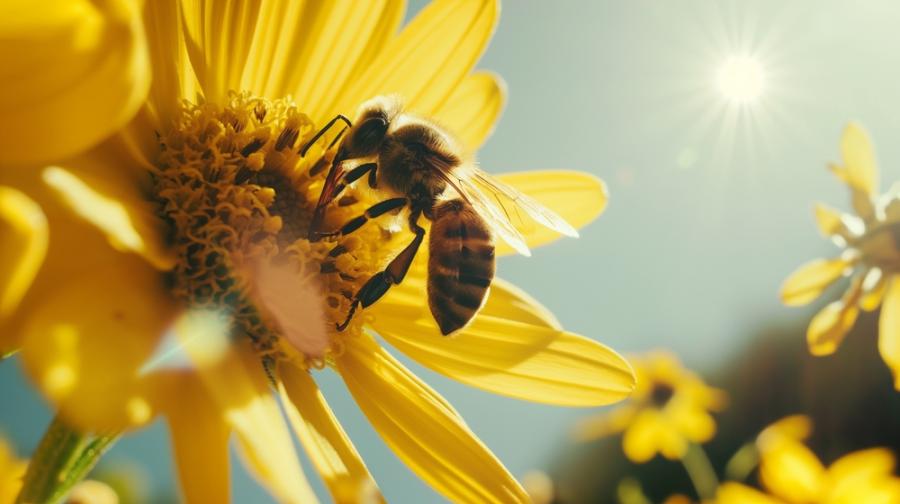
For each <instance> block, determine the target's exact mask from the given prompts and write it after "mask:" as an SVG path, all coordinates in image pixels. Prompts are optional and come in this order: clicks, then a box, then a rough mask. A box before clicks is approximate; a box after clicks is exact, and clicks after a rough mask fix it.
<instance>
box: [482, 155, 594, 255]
mask: <svg viewBox="0 0 900 504" xmlns="http://www.w3.org/2000/svg"><path fill="white" fill-rule="evenodd" d="M497 178H498V179H500V180H501V181H503V182H505V183H507V184H509V185H511V186H513V187H514V188H516V189H518V190H519V191H521V192H523V193H525V194H527V195H528V196H531V197H532V198H534V199H535V200H537V201H538V202H539V203H541V204H542V205H544V206H545V207H547V208H549V209H551V210H553V211H554V212H556V213H557V214H559V215H560V216H561V217H562V218H564V219H565V220H566V221H567V222H568V223H569V224H571V225H572V226H573V227H575V228H576V229H581V228H583V227H584V226H586V225H588V224H589V223H590V222H591V221H593V220H594V219H596V218H597V217H599V216H600V214H601V213H603V210H605V209H606V203H607V200H608V194H607V191H606V184H604V183H603V181H602V180H600V179H598V178H597V177H595V176H593V175H591V174H589V173H584V172H577V171H569V170H533V171H527V172H516V173H503V174H499V175H497ZM520 231H521V232H522V234H523V236H524V237H525V242H526V243H527V244H528V247H529V248H534V247H538V246H541V245H546V244H548V243H552V242H554V241H556V240H558V239H559V238H560V237H562V235H561V234H559V233H557V232H555V231H552V230H550V229H548V228H546V227H544V226H540V225H535V226H531V228H530V229H521V230H520ZM514 253H515V251H514V250H513V249H512V247H510V246H509V245H507V244H506V243H504V242H499V243H497V255H498V256H503V255H509V254H514Z"/></svg>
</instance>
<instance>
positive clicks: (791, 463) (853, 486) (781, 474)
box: [716, 437, 900, 504]
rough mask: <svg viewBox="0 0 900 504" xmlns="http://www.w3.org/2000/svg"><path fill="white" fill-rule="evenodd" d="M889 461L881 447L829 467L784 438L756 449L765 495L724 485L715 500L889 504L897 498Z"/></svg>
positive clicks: (725, 503)
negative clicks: (758, 454) (763, 447)
mask: <svg viewBox="0 0 900 504" xmlns="http://www.w3.org/2000/svg"><path fill="white" fill-rule="evenodd" d="M894 466H895V459H894V456H893V454H892V453H891V452H890V451H889V450H887V449H884V448H873V449H868V450H861V451H857V452H853V453H850V454H848V455H844V456H843V457H841V458H839V459H838V460H836V461H835V462H834V463H833V464H831V465H830V466H829V467H827V468H826V467H825V466H823V465H822V462H820V461H819V459H818V457H816V455H815V454H814V453H813V452H812V451H811V450H810V449H809V448H807V447H806V446H805V445H803V444H802V443H800V442H799V441H796V440H792V439H789V438H788V437H784V438H782V439H781V442H779V443H778V444H777V445H774V446H770V447H769V448H768V449H767V450H765V451H763V452H762V462H761V464H760V467H759V474H760V482H761V483H762V486H763V488H765V489H766V491H767V492H768V493H763V492H761V491H759V490H756V489H754V488H751V487H749V486H747V485H743V484H740V483H735V482H728V483H724V484H722V485H721V486H720V487H719V490H718V492H717V495H716V503H718V504H856V503H866V504H892V503H896V502H900V478H897V477H896V476H894V474H893V471H894Z"/></svg>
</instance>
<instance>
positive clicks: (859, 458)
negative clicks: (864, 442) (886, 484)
mask: <svg viewBox="0 0 900 504" xmlns="http://www.w3.org/2000/svg"><path fill="white" fill-rule="evenodd" d="M895 463H896V459H895V458H894V454H893V453H891V451H890V450H889V449H887V448H870V449H868V450H860V451H855V452H853V453H848V454H847V455H844V456H843V457H841V458H839V459H837V460H836V461H835V462H834V463H833V464H831V466H829V467H828V477H829V478H830V479H831V481H832V484H835V485H841V484H852V483H854V480H859V481H862V482H863V483H865V482H866V480H871V479H873V478H878V477H885V476H891V475H892V474H893V471H894V465H895Z"/></svg>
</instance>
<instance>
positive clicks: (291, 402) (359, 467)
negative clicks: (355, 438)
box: [278, 365, 384, 504]
mask: <svg viewBox="0 0 900 504" xmlns="http://www.w3.org/2000/svg"><path fill="white" fill-rule="evenodd" d="M278 371H279V372H278V376H279V378H280V379H281V383H282V386H281V388H280V392H281V398H282V402H283V403H284V404H285V409H286V410H287V414H288V418H289V419H290V421H291V425H292V426H293V428H294V432H295V433H296V434H297V437H298V438H300V443H301V444H302V445H303V448H304V449H305V450H306V453H307V455H309V458H310V460H311V461H312V463H313V465H314V466H315V467H316V470H318V472H319V474H320V475H321V476H322V479H323V480H325V484H326V485H327V486H328V490H329V491H330V492H331V496H332V497H333V498H334V501H335V502H336V503H338V504H355V503H357V502H368V503H373V502H384V498H383V497H382V496H381V492H380V491H379V490H378V485H376V484H375V480H374V479H372V475H371V474H369V470H368V469H367V468H366V464H365V463H364V462H363V460H362V458H361V457H360V456H359V453H358V452H357V451H356V447H354V446H353V443H352V442H351V441H350V438H348V437H347V434H346V433H345V432H344V429H343V428H342V427H341V424H340V423H339V422H338V420H337V418H335V416H334V413H332V412H331V408H330V407H329V406H328V403H327V402H325V397H324V396H323V395H322V392H321V391H320V390H319V388H318V387H317V386H316V383H315V382H314V381H313V379H312V377H311V376H309V373H308V372H306V371H303V370H300V369H297V368H295V367H293V366H288V365H284V366H281V367H280V368H279V370H278Z"/></svg>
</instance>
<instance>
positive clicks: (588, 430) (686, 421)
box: [575, 350, 725, 463]
mask: <svg viewBox="0 0 900 504" xmlns="http://www.w3.org/2000/svg"><path fill="white" fill-rule="evenodd" d="M629 360H630V361H631V363H632V365H633V366H634V370H635V375H636V376H637V386H636V388H635V390H634V394H632V396H631V398H630V399H629V400H628V401H627V402H626V403H625V404H623V405H622V406H620V407H618V408H616V409H614V410H613V411H611V412H609V413H605V414H601V415H598V416H595V417H591V418H587V419H585V420H584V421H582V422H581V423H580V424H579V425H578V426H577V427H576V430H575V435H576V436H577V437H578V438H579V439H581V440H590V439H596V438H599V437H602V436H607V435H610V434H614V433H617V432H623V431H624V435H623V437H622V448H623V450H624V451H625V456H627V457H628V458H629V459H630V460H631V461H632V462H637V463H643V462H647V461H649V460H650V459H652V458H653V457H654V456H655V455H656V454H657V453H661V454H662V455H663V456H664V457H666V458H668V459H671V460H678V459H682V458H683V457H684V456H685V454H686V453H687V450H688V447H689V445H690V443H703V442H706V441H708V440H710V439H712V437H713V435H715V432H716V422H715V420H714V419H713V417H712V415H710V411H717V410H720V409H721V408H722V407H723V406H724V404H725V394H724V392H722V391H720V390H718V389H715V388H712V387H709V386H708V385H706V384H705V383H704V382H703V380H701V379H700V377H698V376H697V375H696V374H694V373H693V372H691V371H690V370H688V369H685V368H684V367H682V365H681V363H680V362H679V361H678V358H677V357H675V356H674V355H672V354H671V353H669V352H666V351H662V350H657V351H653V352H649V353H647V354H645V355H643V356H637V357H634V358H632V359H629Z"/></svg>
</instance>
